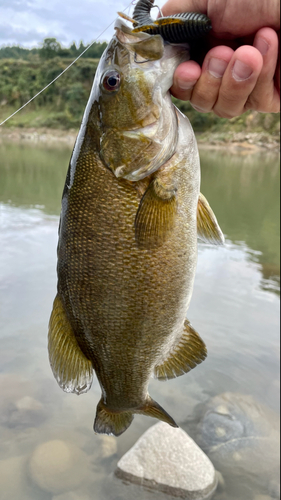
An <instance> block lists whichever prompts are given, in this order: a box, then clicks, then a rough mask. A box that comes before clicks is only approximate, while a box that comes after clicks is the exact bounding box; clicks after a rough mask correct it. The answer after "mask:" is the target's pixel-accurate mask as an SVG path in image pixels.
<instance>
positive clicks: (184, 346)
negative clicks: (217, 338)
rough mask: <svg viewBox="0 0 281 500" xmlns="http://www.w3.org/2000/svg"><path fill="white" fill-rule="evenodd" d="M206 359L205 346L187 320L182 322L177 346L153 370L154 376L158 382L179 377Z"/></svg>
mask: <svg viewBox="0 0 281 500" xmlns="http://www.w3.org/2000/svg"><path fill="white" fill-rule="evenodd" d="M206 357H207V349H206V346H205V344H204V342H203V340H202V339H201V337H200V336H199V335H198V333H197V332H196V331H195V330H194V328H193V327H192V326H191V324H190V323H189V321H188V320H185V322H184V330H183V334H182V336H181V338H180V340H179V342H178V344H177V345H176V346H175V347H173V349H172V351H171V352H170V354H169V355H168V357H167V359H166V360H165V361H164V362H163V363H162V364H160V365H158V366H156V367H155V369H154V376H155V378H158V379H159V380H169V379H171V378H175V377H179V376H180V375H184V374H185V373H187V372H189V371H190V370H192V368H195V366H197V365H198V364H200V363H202V361H204V359H205V358H206Z"/></svg>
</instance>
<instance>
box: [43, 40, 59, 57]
mask: <svg viewBox="0 0 281 500" xmlns="http://www.w3.org/2000/svg"><path fill="white" fill-rule="evenodd" d="M60 50H61V45H60V43H59V42H58V41H57V39H56V38H45V40H44V42H43V45H42V49H41V50H40V57H42V59H52V58H53V57H56V56H57V55H58V52H59V51H60Z"/></svg>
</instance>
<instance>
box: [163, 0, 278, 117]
mask: <svg viewBox="0 0 281 500" xmlns="http://www.w3.org/2000/svg"><path fill="white" fill-rule="evenodd" d="M188 11H190V12H202V13H204V14H206V15H207V16H208V17H209V18H210V19H211V21H212V28H213V29H212V32H211V35H209V36H208V38H207V40H206V51H205V58H204V61H203V64H202V67H201V66H200V65H199V64H198V63H197V62H195V61H188V62H186V63H183V64H181V65H180V66H179V67H178V68H177V70H176V72H175V76H174V84H173V87H172V89H171V90H172V93H173V94H174V95H175V97H177V98H179V99H182V100H185V101H187V100H189V101H190V102H191V104H192V106H193V107H194V108H195V109H196V110H198V111H201V112H204V113H206V112H208V111H214V112H215V113H216V114H217V115H218V116H220V117H225V118H233V117H234V116H239V115H241V114H243V113H244V112H245V111H247V110H249V109H251V110H256V111H260V112H267V113H277V112H278V111H280V56H279V53H278V52H279V38H280V3H279V0H168V1H167V3H166V4H165V5H164V6H163V8H162V12H163V15H164V16H169V15H172V14H176V13H178V12H188Z"/></svg>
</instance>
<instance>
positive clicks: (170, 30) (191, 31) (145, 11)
mask: <svg viewBox="0 0 281 500" xmlns="http://www.w3.org/2000/svg"><path fill="white" fill-rule="evenodd" d="M153 6H154V0H139V2H138V3H137V5H136V7H135V10H134V13H133V20H134V21H135V22H134V29H133V32H134V33H137V32H138V31H144V32H145V33H149V34H150V35H161V36H162V37H163V38H164V40H166V41H167V42H170V43H184V42H188V41H191V40H194V39H196V38H200V37H202V36H204V35H206V34H207V33H208V32H209V31H210V30H211V29H212V24H211V20H210V19H209V18H208V17H207V16H205V14H199V13H198V12H185V13H182V14H175V15H173V16H169V17H160V18H159V19H156V20H155V21H154V20H153V19H152V17H150V11H151V9H152V7H153Z"/></svg>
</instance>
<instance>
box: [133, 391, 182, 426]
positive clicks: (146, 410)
mask: <svg viewBox="0 0 281 500" xmlns="http://www.w3.org/2000/svg"><path fill="white" fill-rule="evenodd" d="M134 413H141V414H142V415H146V416H147V417H152V418H158V420H162V422H166V423H167V424H169V425H171V426H172V427H178V425H177V424H176V422H175V421H174V419H173V418H172V417H171V416H170V415H169V414H168V413H167V412H166V410H164V408H162V406H160V405H159V404H158V403H156V401H154V400H153V399H152V398H151V397H150V396H148V399H147V401H146V403H145V404H144V405H143V406H140V407H139V408H138V409H137V410H136V411H135V412H134Z"/></svg>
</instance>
